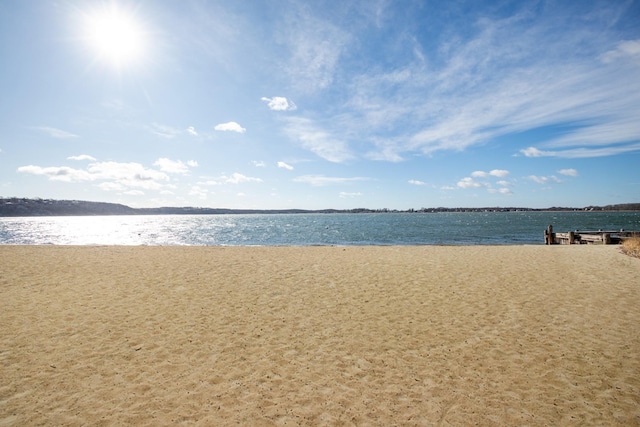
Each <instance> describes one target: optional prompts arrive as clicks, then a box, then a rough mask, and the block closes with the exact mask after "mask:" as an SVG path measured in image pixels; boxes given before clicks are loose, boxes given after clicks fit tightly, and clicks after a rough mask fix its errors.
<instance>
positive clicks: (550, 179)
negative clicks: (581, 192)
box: [527, 175, 562, 184]
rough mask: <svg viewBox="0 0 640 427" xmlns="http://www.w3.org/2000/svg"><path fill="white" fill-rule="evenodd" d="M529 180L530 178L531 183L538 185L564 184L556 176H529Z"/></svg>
mask: <svg viewBox="0 0 640 427" xmlns="http://www.w3.org/2000/svg"><path fill="white" fill-rule="evenodd" d="M527 178H529V179H530V180H531V181H533V182H536V183H538V184H560V183H561V182H562V181H561V180H559V179H558V178H557V177H556V176H555V175H550V176H538V175H529V176H528V177H527Z"/></svg>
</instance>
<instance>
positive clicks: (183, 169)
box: [153, 157, 198, 174]
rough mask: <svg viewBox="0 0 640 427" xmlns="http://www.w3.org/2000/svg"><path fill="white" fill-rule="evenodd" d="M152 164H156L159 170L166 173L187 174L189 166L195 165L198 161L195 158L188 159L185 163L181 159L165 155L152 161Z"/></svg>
mask: <svg viewBox="0 0 640 427" xmlns="http://www.w3.org/2000/svg"><path fill="white" fill-rule="evenodd" d="M153 165H154V166H158V168H160V170H161V171H163V172H167V173H178V174H187V173H189V171H190V168H193V167H197V166H198V162H196V161H195V160H189V161H187V162H186V163H185V162H183V161H182V160H171V159H167V158H166V157H162V158H160V159H158V160H156V161H155V163H153Z"/></svg>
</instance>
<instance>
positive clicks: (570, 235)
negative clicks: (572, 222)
mask: <svg viewBox="0 0 640 427" xmlns="http://www.w3.org/2000/svg"><path fill="white" fill-rule="evenodd" d="M574 242H575V233H574V232H573V231H570V232H569V244H570V245H573V243H574Z"/></svg>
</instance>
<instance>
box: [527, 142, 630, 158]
mask: <svg viewBox="0 0 640 427" xmlns="http://www.w3.org/2000/svg"><path fill="white" fill-rule="evenodd" d="M634 151H640V143H636V144H629V145H621V146H609V147H601V148H574V149H569V150H558V151H541V150H538V149H537V148H534V147H529V148H527V149H524V150H520V152H521V153H523V154H524V155H525V156H527V157H560V158H565V159H582V158H593V157H607V156H615V155H618V154H624V153H630V152H634Z"/></svg>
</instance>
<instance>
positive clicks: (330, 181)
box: [293, 175, 369, 187]
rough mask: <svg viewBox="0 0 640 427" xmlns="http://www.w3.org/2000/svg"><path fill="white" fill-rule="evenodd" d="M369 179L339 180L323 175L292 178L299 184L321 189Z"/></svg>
mask: <svg viewBox="0 0 640 427" xmlns="http://www.w3.org/2000/svg"><path fill="white" fill-rule="evenodd" d="M368 179H369V178H364V177H353V178H339V177H329V176H324V175H304V176H299V177H297V178H294V180H293V181H294V182H301V183H305V184H311V185H313V186H314V187H322V186H325V185H335V184H346V183H351V182H356V181H367V180H368Z"/></svg>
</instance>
